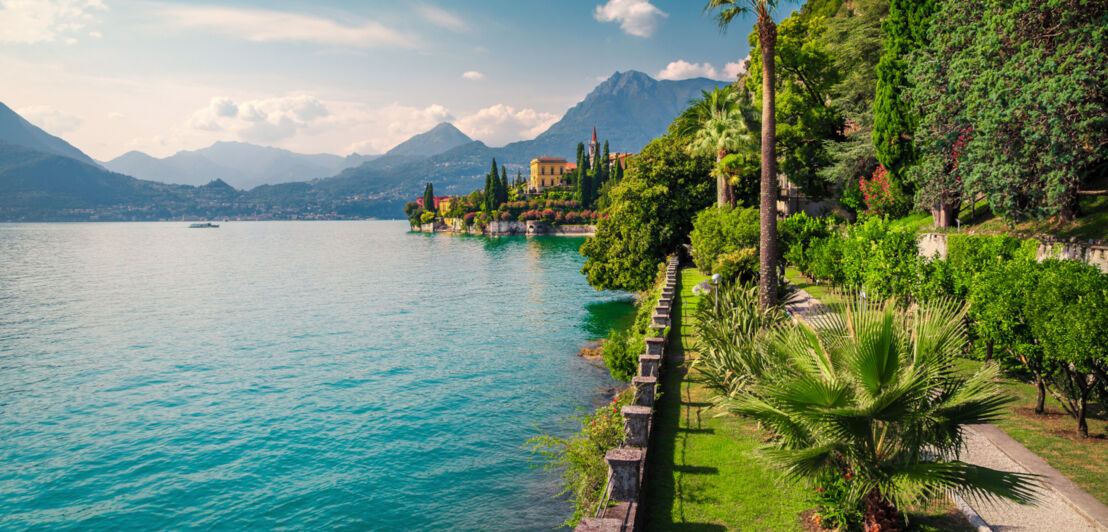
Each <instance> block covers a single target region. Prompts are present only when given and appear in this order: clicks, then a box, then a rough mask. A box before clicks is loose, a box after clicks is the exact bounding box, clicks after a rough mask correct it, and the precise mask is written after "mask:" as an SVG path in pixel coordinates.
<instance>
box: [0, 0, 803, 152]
mask: <svg viewBox="0 0 1108 532" xmlns="http://www.w3.org/2000/svg"><path fill="white" fill-rule="evenodd" d="M702 6H703V3H702V2H697V1H688V0H684V1H682V0H670V1H664V0H602V1H598V0H592V1H572V0H559V1H549V2H538V1H530V0H516V1H509V0H487V1H473V2H468V1H467V2H463V1H449V2H448V1H444V0H439V1H436V2H431V1H428V2H403V1H396V0H393V1H391V2H386V1H359V2H353V1H351V2H339V1H334V2H312V3H310V4H309V3H306V2H291V1H284V0H276V1H268V2H261V1H256V2H218V3H217V2H195V1H188V2H186V1H178V2H134V1H115V0H0V64H3V65H4V70H5V72H6V78H7V79H6V80H5V82H4V83H3V84H2V85H0V101H3V102H4V103H5V104H7V105H8V106H10V107H12V108H13V109H15V110H16V111H17V112H20V113H21V114H23V115H24V116H25V117H27V118H28V119H29V120H31V121H32V122H34V123H36V124H37V125H39V126H41V127H44V129H46V130H47V131H49V132H51V133H53V134H56V135H59V136H62V137H64V138H66V139H67V140H69V141H70V142H72V143H73V144H75V145H76V146H77V147H78V148H81V149H83V150H85V151H86V152H87V153H89V154H90V155H92V156H93V157H95V158H98V159H102V160H103V159H109V158H112V157H115V156H118V155H120V154H122V153H124V152H126V151H129V150H141V151H145V152H147V153H150V154H152V155H155V156H165V155H169V154H172V153H175V152H176V151H178V150H183V149H197V148H201V147H204V146H207V145H209V144H211V143H212V142H214V141H217V140H240V141H247V142H253V143H257V144H263V145H272V146H279V147H283V148H288V149H291V150H294V151H300V152H311V153H319V152H328V153H337V154H347V153H350V152H352V151H357V152H360V153H380V152H383V151H385V150H387V149H388V148H390V147H391V146H393V145H395V144H396V143H398V142H401V141H403V140H404V139H405V138H407V137H409V136H411V135H412V134H415V133H418V132H421V131H424V130H426V129H428V128H430V127H432V126H434V125H435V124H436V123H438V122H440V121H443V120H448V121H452V122H454V123H455V124H456V125H457V126H458V127H459V128H460V129H462V131H464V132H465V133H467V134H469V135H470V136H472V137H474V138H477V139H480V140H482V141H485V142H486V143H488V144H490V145H493V146H499V145H503V144H505V143H507V142H511V141H515V140H520V139H524V138H531V137H533V136H535V135H536V134H538V133H540V132H541V131H543V130H544V129H545V128H546V127H548V126H549V125H550V124H551V123H553V122H554V121H555V120H557V118H559V117H560V116H561V115H562V114H563V113H564V112H565V111H566V109H568V108H569V107H570V106H572V105H573V104H575V103H576V102H578V101H580V100H581V99H582V98H583V97H584V96H585V95H586V94H587V93H588V92H589V91H590V90H591V89H592V88H593V87H594V86H596V84H597V83H598V82H599V81H601V80H603V79H605V78H607V77H608V76H610V75H611V74H612V73H613V72H615V71H625V70H632V69H633V70H640V71H643V72H646V73H647V74H650V75H652V76H655V77H664V78H670V79H682V78H687V77H696V76H701V75H705V76H708V77H713V78H716V79H734V77H735V75H736V74H735V72H736V69H737V67H738V62H739V61H740V60H741V59H742V58H744V57H745V56H746V55H747V54H748V53H749V46H748V45H747V42H746V39H747V35H748V34H749V32H750V29H751V27H752V25H753V23H754V17H753V16H750V17H748V18H747V19H745V20H742V21H739V22H737V23H736V24H735V25H734V26H733V27H732V28H731V29H730V30H729V31H728V32H727V33H726V34H721V33H720V32H719V31H718V29H717V27H716V25H715V23H714V21H713V20H712V19H711V18H710V17H708V16H705V15H704V14H703V13H702V12H701V7H702ZM784 7H785V10H791V9H796V8H797V7H798V5H789V4H785V6H784Z"/></svg>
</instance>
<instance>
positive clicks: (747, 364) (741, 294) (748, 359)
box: [692, 284, 787, 397]
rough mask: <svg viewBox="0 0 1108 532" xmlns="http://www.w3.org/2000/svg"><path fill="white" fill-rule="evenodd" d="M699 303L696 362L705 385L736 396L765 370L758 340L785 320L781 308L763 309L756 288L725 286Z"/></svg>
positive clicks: (696, 317) (730, 395) (697, 311)
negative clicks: (717, 299)
mask: <svg viewBox="0 0 1108 532" xmlns="http://www.w3.org/2000/svg"><path fill="white" fill-rule="evenodd" d="M716 295H717V296H718V298H719V301H718V309H717V304H716V303H717V302H716V301H715V298H714V297H713V296H708V297H705V298H702V299H701V300H700V303H699V305H698V306H697V308H696V310H695V311H694V312H693V316H694V317H695V319H696V325H695V327H696V333H697V334H696V338H697V339H696V343H695V345H694V349H695V351H696V359H695V360H694V361H693V364H692V365H693V367H694V368H697V369H698V370H700V374H701V376H702V377H703V378H704V381H705V384H706V385H707V386H708V387H709V388H712V389H714V390H716V391H718V392H719V393H720V395H721V396H723V397H734V396H736V395H737V394H739V393H740V392H741V391H742V390H744V389H746V386H747V385H748V383H749V382H751V379H752V377H753V376H754V375H755V374H760V373H761V372H762V371H763V369H764V364H763V363H762V362H763V357H762V356H761V355H760V354H759V353H758V352H757V349H756V346H757V345H758V342H756V341H755V340H756V339H757V338H758V337H759V336H761V335H763V334H764V333H765V332H766V331H770V330H773V329H774V328H775V327H777V326H778V325H780V324H782V323H784V322H785V321H786V319H787V318H786V316H785V313H784V312H782V311H781V309H780V308H777V307H771V308H769V309H767V310H763V309H762V308H761V307H760V306H759V293H758V287H757V286H755V285H744V284H734V285H724V286H722V287H720V288H719V289H718V292H717V294H716Z"/></svg>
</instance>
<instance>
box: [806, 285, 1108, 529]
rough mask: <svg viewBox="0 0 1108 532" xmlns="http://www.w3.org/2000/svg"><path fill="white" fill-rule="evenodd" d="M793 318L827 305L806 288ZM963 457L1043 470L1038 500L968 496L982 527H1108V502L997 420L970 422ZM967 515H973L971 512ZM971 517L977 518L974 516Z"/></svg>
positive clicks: (982, 462)
mask: <svg viewBox="0 0 1108 532" xmlns="http://www.w3.org/2000/svg"><path fill="white" fill-rule="evenodd" d="M785 309H786V310H787V311H788V312H789V314H790V315H792V316H793V318H794V319H800V320H811V319H813V318H815V317H816V316H819V315H820V314H822V313H823V312H825V311H826V307H823V306H822V305H821V304H820V302H819V300H817V299H815V298H813V297H812V296H811V295H810V294H808V293H807V292H805V291H804V290H801V291H800V292H799V293H798V294H797V296H796V298H794V299H793V300H792V301H791V302H790V303H789V304H787V305H786V306H785ZM965 440H966V448H965V450H964V451H963V452H962V454H961V456H960V458H961V459H962V460H964V461H965V462H967V463H970V464H976V465H980V466H984V467H989V468H992V469H1000V470H1004V471H1015V472H1020V473H1034V474H1037V475H1041V478H1042V481H1041V482H1040V483H1039V489H1038V496H1039V502H1038V504H1036V505H1033V506H1021V505H1019V504H1014V503H1011V502H1007V501H979V500H970V501H965V502H966V503H967V504H968V506H969V507H970V509H971V510H970V512H969V513H974V512H976V513H977V514H979V516H980V518H981V519H983V520H984V523H985V524H986V526H985V527H984V528H979V530H995V531H997V532H1000V531H1004V532H1009V531H1051V532H1083V531H1098V532H1108V506H1105V505H1104V504H1103V503H1101V502H1100V501H1097V500H1096V499H1095V498H1093V497H1092V496H1091V495H1089V494H1088V493H1086V492H1085V491H1084V490H1082V489H1081V488H1080V487H1078V486H1077V485H1076V484H1074V483H1073V482H1072V481H1070V480H1069V479H1068V478H1066V477H1065V476H1063V475H1062V474H1061V473H1059V472H1058V471H1057V470H1055V469H1054V468H1053V467H1050V465H1048V464H1047V463H1046V462H1045V461H1044V460H1043V459H1042V458H1039V457H1038V456H1037V455H1035V454H1034V453H1032V452H1031V451H1029V450H1027V448H1026V447H1024V446H1023V445H1020V444H1019V442H1017V441H1015V440H1013V439H1012V438H1011V437H1009V436H1008V435H1007V434H1005V433H1004V431H1002V430H1000V429H999V428H997V427H995V426H993V425H972V426H969V427H967V429H966V434H965ZM967 517H970V516H968V515H967ZM970 519H971V521H973V518H972V517H970Z"/></svg>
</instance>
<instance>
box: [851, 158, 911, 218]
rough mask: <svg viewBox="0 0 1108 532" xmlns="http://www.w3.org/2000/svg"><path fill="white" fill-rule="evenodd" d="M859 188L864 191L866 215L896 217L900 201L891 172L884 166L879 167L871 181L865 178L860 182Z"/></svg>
mask: <svg viewBox="0 0 1108 532" xmlns="http://www.w3.org/2000/svg"><path fill="white" fill-rule="evenodd" d="M858 188H860V189H861V190H862V198H863V201H865V204H866V214H874V215H877V216H884V215H896V214H898V211H899V210H900V207H901V205H900V201H899V199H898V198H897V194H896V191H895V187H894V186H893V184H892V181H891V180H890V179H889V171H888V170H886V169H885V166H884V165H878V166H877V169H876V170H874V171H873V175H872V176H870V178H869V179H866V178H865V177H863V178H861V179H859V180H858Z"/></svg>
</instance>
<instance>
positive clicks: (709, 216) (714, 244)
mask: <svg viewBox="0 0 1108 532" xmlns="http://www.w3.org/2000/svg"><path fill="white" fill-rule="evenodd" d="M759 230H760V227H759V224H758V209H756V208H753V207H751V208H746V209H743V208H732V207H729V206H724V207H716V206H712V207H708V208H707V209H704V210H702V211H700V212H699V213H698V214H697V215H696V220H695V221H693V230H692V232H691V233H689V240H690V241H691V243H692V248H693V251H692V258H693V262H695V263H696V267H697V268H699V269H700V271H702V272H704V273H705V274H712V273H720V274H721V275H723V274H725V273H726V275H724V276H725V277H731V278H734V277H735V276H744V277H749V274H752V273H756V272H757V269H758V265H757V260H756V259H755V260H754V265H753V266H754V267H753V270H752V271H739V270H732V271H728V272H717V271H716V270H717V269H718V268H717V267H718V266H719V265H720V259H721V258H723V257H724V256H725V255H728V254H732V253H735V252H738V251H742V250H748V249H752V250H757V248H758V236H759ZM756 256H757V254H756V253H754V254H752V255H751V257H756ZM736 258H737V257H736ZM733 262H734V259H733V260H731V261H729V265H734V264H731V263H733ZM743 274H746V275H743ZM729 280H730V279H729Z"/></svg>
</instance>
